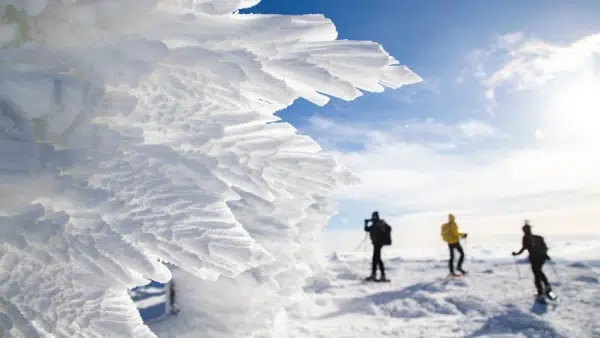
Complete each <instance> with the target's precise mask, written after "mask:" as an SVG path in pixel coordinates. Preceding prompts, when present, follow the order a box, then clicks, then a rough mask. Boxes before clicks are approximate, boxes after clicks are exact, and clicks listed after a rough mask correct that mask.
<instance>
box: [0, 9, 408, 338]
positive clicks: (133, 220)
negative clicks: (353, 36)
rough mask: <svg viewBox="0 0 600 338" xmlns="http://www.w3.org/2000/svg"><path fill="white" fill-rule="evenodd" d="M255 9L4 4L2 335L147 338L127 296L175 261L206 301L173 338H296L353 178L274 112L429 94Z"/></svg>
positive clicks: (386, 62) (379, 64)
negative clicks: (294, 320) (303, 297)
mask: <svg viewBox="0 0 600 338" xmlns="http://www.w3.org/2000/svg"><path fill="white" fill-rule="evenodd" d="M257 2H258V1H256V0H195V1H154V0H152V1H151V0H124V1H110V0H90V1H77V2H73V1H59V0H47V1H44V0H38V1H10V0H9V1H2V2H1V3H0V16H1V17H2V22H1V26H0V60H2V61H1V62H0V158H1V159H2V161H0V239H1V241H2V243H3V244H2V246H0V336H9V337H19V336H25V337H36V336H38V335H42V336H57V337H79V336H85V337H91V336H110V337H119V336H125V337H153V336H155V335H154V333H153V332H151V331H150V330H149V329H148V327H147V326H145V325H143V323H142V321H141V319H140V316H139V313H138V312H137V310H136V308H135V306H134V304H133V302H132V301H131V299H130V298H129V296H128V293H127V290H128V289H129V288H132V287H134V286H139V285H144V284H146V283H147V278H151V279H153V280H156V281H162V282H164V281H167V280H169V278H170V276H171V275H170V271H169V270H168V269H166V268H165V267H164V266H163V265H161V264H159V263H158V259H161V260H162V261H167V262H170V263H172V264H174V265H176V266H179V267H180V268H181V269H183V270H185V271H184V272H182V273H187V274H189V276H190V278H192V277H191V276H193V279H190V280H188V282H190V283H195V284H194V285H195V286H196V289H195V290H196V293H195V294H194V295H193V297H194V299H196V300H198V302H187V303H184V302H182V304H181V305H182V312H186V313H188V315H189V316H194V317H189V318H190V320H188V321H180V322H178V323H177V324H176V325H172V326H169V327H156V328H154V329H155V330H156V332H159V333H161V335H162V336H178V337H181V336H185V335H188V336H194V337H197V336H198V335H197V334H198V331H201V332H202V333H203V336H222V337H241V336H251V335H252V334H255V335H257V336H259V335H260V336H269V335H274V336H277V337H283V335H284V334H285V327H286V326H285V318H286V308H288V307H289V306H292V305H293V304H294V302H295V301H296V300H297V299H298V297H297V296H298V294H299V293H300V292H302V289H301V287H302V285H303V283H304V279H305V277H306V276H309V275H310V274H311V272H312V270H314V269H315V268H317V267H318V262H319V260H320V258H321V256H320V254H319V253H318V250H315V246H314V243H315V238H316V236H317V234H318V233H319V231H320V230H321V229H322V227H323V225H324V224H325V223H326V221H327V219H328V217H329V215H330V214H331V213H332V211H333V209H332V205H331V204H330V202H329V200H328V198H329V196H330V192H331V191H332V189H334V188H335V187H337V186H338V185H339V184H344V183H349V182H351V181H353V180H354V177H353V176H352V175H351V174H350V173H349V172H348V171H347V170H345V169H344V168H341V167H340V166H338V165H337V163H336V161H335V159H334V158H333V157H332V156H331V155H330V154H327V153H322V152H320V148H319V146H318V145H317V144H316V143H315V142H314V141H313V140H312V139H310V138H308V137H306V136H302V135H298V134H296V130H295V129H294V128H293V127H292V126H290V125H289V124H285V123H272V122H275V121H277V118H275V117H274V115H273V113H274V112H275V111H277V110H280V109H283V108H285V107H286V106H288V105H290V104H291V103H292V102H293V101H294V100H295V99H296V98H299V97H303V98H305V99H307V100H310V101H312V102H314V103H316V104H325V103H326V102H327V101H328V97H327V95H331V96H336V97H339V98H342V99H345V100H351V99H354V98H356V97H358V96H359V95H361V90H366V91H373V92H381V91H383V90H384V88H385V87H391V88H397V87H400V86H402V85H406V84H411V83H415V82H418V81H420V78H419V77H418V76H417V75H415V74H414V73H412V72H411V71H410V70H409V69H408V68H406V67H404V66H400V65H398V64H397V61H396V60H395V59H393V58H392V57H391V56H390V55H388V54H387V53H386V52H385V51H384V50H383V48H382V47H381V46H379V45H378V44H376V43H374V42H356V41H338V40H336V38H337V34H336V30H335V27H334V26H333V24H332V23H331V22H330V21H329V20H327V19H326V18H324V17H323V16H320V15H306V16H278V15H238V14H232V12H233V11H235V10H236V9H239V8H243V7H247V6H252V5H254V4H256V3H257ZM215 280H216V282H215ZM200 286H202V287H200ZM248 313H251V316H249V315H248ZM194 330H197V331H195V332H194Z"/></svg>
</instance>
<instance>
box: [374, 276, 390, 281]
mask: <svg viewBox="0 0 600 338" xmlns="http://www.w3.org/2000/svg"><path fill="white" fill-rule="evenodd" d="M377 281H378V282H389V281H390V280H389V279H387V278H385V275H381V278H379V279H378V280H377Z"/></svg>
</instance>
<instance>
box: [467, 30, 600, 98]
mask: <svg viewBox="0 0 600 338" xmlns="http://www.w3.org/2000/svg"><path fill="white" fill-rule="evenodd" d="M496 57H497V58H496ZM498 58H499V59H502V60H503V62H502V63H501V64H499V65H498V64H494V65H492V64H493V63H494V62H495V61H496V59H498ZM599 58H600V33H598V34H593V35H589V36H586V37H583V38H581V39H579V40H577V41H574V42H572V43H570V44H566V45H558V44H553V43H550V42H546V41H543V40H541V39H526V38H525V35H524V34H523V33H520V32H517V33H511V34H506V35H503V36H500V37H498V38H497V41H496V43H494V44H492V45H490V46H489V47H488V48H487V49H485V50H483V49H476V50H474V51H472V52H471V53H469V55H468V56H467V61H468V62H469V63H470V65H471V66H470V69H471V71H472V73H473V75H474V76H475V78H477V79H478V80H480V81H481V83H482V84H483V85H484V86H485V87H486V91H485V96H486V98H487V99H488V100H489V101H490V102H491V103H495V100H496V96H497V95H496V92H497V90H498V89H499V88H501V87H503V88H505V89H507V90H508V91H523V90H530V89H537V88H540V87H541V86H545V85H547V84H549V83H551V82H552V81H555V80H558V79H562V77H563V76H565V75H567V74H568V75H582V74H589V73H594V72H597V71H598V69H596V67H597V66H596V63H597V62H598V60H599ZM463 77H464V71H463V72H461V75H460V78H463Z"/></svg>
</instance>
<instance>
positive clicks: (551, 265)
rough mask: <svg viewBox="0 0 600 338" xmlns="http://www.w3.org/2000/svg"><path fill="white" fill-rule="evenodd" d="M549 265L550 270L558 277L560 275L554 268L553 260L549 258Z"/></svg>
mask: <svg viewBox="0 0 600 338" xmlns="http://www.w3.org/2000/svg"><path fill="white" fill-rule="evenodd" d="M550 263H551V264H550V267H551V268H552V271H553V272H554V275H556V279H560V276H559V275H558V273H557V272H556V268H555V267H554V261H553V260H550Z"/></svg>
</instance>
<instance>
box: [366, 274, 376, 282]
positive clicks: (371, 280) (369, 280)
mask: <svg viewBox="0 0 600 338" xmlns="http://www.w3.org/2000/svg"><path fill="white" fill-rule="evenodd" d="M363 280H364V281H365V282H375V281H377V277H376V276H375V275H370V276H369V277H366V278H363Z"/></svg>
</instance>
